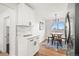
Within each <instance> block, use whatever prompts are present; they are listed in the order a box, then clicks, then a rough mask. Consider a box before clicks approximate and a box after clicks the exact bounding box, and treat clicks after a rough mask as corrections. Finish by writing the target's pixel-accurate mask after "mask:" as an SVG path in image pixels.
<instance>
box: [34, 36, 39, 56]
mask: <svg viewBox="0 0 79 59" xmlns="http://www.w3.org/2000/svg"><path fill="white" fill-rule="evenodd" d="M38 39H39V38H38V37H35V38H34V42H33V46H34V50H33V55H34V54H35V53H36V52H37V51H38V50H39V41H38Z"/></svg>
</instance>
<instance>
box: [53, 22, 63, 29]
mask: <svg viewBox="0 0 79 59" xmlns="http://www.w3.org/2000/svg"><path fill="white" fill-rule="evenodd" d="M52 29H57V30H62V29H64V22H63V21H58V22H55V23H54V24H52Z"/></svg>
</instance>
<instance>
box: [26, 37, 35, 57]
mask: <svg viewBox="0 0 79 59" xmlns="http://www.w3.org/2000/svg"><path fill="white" fill-rule="evenodd" d="M33 43H34V40H33V38H30V39H29V40H28V46H27V52H28V56H33V50H34V46H33Z"/></svg>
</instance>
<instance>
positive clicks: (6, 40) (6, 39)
mask: <svg viewBox="0 0 79 59" xmlns="http://www.w3.org/2000/svg"><path fill="white" fill-rule="evenodd" d="M3 20H4V21H3V23H4V25H3V26H4V28H3V37H4V40H3V42H4V45H3V47H4V48H3V49H4V51H5V52H6V53H8V54H9V25H10V18H9V16H6V17H4V19H3Z"/></svg>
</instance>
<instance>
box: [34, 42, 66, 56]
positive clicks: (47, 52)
mask: <svg viewBox="0 0 79 59" xmlns="http://www.w3.org/2000/svg"><path fill="white" fill-rule="evenodd" d="M42 43H44V42H42ZM42 43H41V44H40V49H39V51H38V52H37V53H36V55H35V56H65V50H58V51H56V50H55V49H53V48H47V47H45V46H44V45H42Z"/></svg>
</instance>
